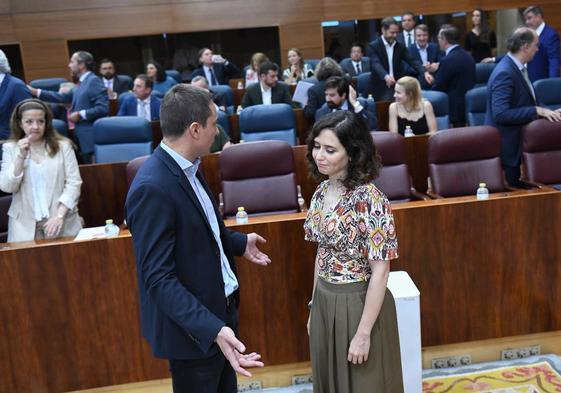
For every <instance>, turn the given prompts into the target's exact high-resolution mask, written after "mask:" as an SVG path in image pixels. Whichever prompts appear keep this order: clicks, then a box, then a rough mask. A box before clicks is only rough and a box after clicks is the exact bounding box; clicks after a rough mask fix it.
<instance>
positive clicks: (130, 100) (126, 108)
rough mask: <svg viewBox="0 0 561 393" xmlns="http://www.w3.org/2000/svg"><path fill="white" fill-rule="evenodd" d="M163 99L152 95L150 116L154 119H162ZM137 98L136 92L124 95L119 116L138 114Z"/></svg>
mask: <svg viewBox="0 0 561 393" xmlns="http://www.w3.org/2000/svg"><path fill="white" fill-rule="evenodd" d="M161 103H162V100H160V99H159V98H158V97H156V96H151V97H150V118H151V119H152V121H154V120H160V105H161ZM137 104H138V103H137V100H136V96H135V95H134V94H131V95H128V96H127V97H124V99H123V102H122V103H121V106H120V107H119V112H117V116H137V115H138V113H137Z"/></svg>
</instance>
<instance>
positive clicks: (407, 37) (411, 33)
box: [396, 11, 416, 49]
mask: <svg viewBox="0 0 561 393" xmlns="http://www.w3.org/2000/svg"><path fill="white" fill-rule="evenodd" d="M415 24H416V22H415V14H414V13H412V12H411V11H405V12H404V13H403V14H402V15H401V33H399V34H398V35H397V37H396V41H397V42H399V43H400V44H402V45H403V46H405V47H406V48H407V49H409V48H410V47H411V45H413V44H414V43H415Z"/></svg>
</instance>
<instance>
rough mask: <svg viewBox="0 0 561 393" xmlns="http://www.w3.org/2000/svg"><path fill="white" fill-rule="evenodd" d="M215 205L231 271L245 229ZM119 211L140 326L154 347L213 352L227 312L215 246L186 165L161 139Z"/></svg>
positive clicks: (158, 351) (201, 355)
mask: <svg viewBox="0 0 561 393" xmlns="http://www.w3.org/2000/svg"><path fill="white" fill-rule="evenodd" d="M197 176H198V178H199V180H200V181H201V183H202V184H203V186H204V188H205V189H206V192H207V193H208V195H209V196H210V198H211V200H212V194H211V192H210V190H209V189H208V186H207V185H206V183H205V181H204V180H203V178H202V177H201V176H200V173H198V174H197ZM214 210H215V211H214V213H215V214H216V218H217V219H218V224H219V226H220V238H221V240H222V245H223V248H224V253H225V254H226V257H227V258H228V261H229V263H230V266H231V268H232V270H233V272H234V274H235V273H236V266H235V262H234V255H243V253H244V251H245V247H246V243H247V236H246V235H244V234H241V233H237V232H232V231H229V230H228V229H226V227H225V226H224V223H223V221H222V218H221V217H220V214H219V213H218V209H217V207H216V204H215V206H214ZM125 214H126V219H127V225H128V226H129V228H130V231H131V234H132V240H133V245H134V251H135V255H136V266H137V278H138V287H139V293H140V314H141V329H142V333H143V335H144V337H145V338H146V339H147V340H148V342H149V343H150V346H151V348H152V351H153V353H154V355H155V356H156V357H161V358H165V359H185V360H189V359H205V358H208V357H210V356H212V355H214V354H215V353H217V352H218V351H219V347H218V345H217V344H216V343H215V342H214V339H215V338H216V336H217V335H218V332H219V331H220V329H221V328H222V327H223V326H225V325H226V324H225V322H224V321H226V319H227V312H226V298H225V295H224V281H223V279H222V270H221V261H220V251H219V248H218V247H219V246H218V243H217V242H216V240H215V238H214V235H213V233H212V229H211V227H210V224H209V223H208V221H207V218H206V215H205V213H204V211H203V208H202V206H201V205H200V203H199V200H198V199H197V196H196V195H195V192H194V190H193V188H192V187H191V184H190V183H189V180H188V179H187V177H186V175H185V173H184V172H183V171H182V170H181V168H180V167H179V165H178V164H177V163H176V162H175V161H174V160H173V158H172V157H171V156H170V155H169V154H168V153H167V152H166V151H165V150H163V149H162V148H161V147H158V148H156V150H155V151H154V153H153V154H152V156H151V157H150V158H149V159H148V160H147V161H146V162H145V163H144V164H143V165H142V167H141V168H140V170H139V171H138V173H137V175H136V177H135V178H134V181H133V183H132V185H131V187H130V189H129V192H128V195H127V200H126V203H125ZM235 294H236V295H237V291H236V292H235Z"/></svg>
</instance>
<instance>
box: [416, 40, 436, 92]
mask: <svg viewBox="0 0 561 393" xmlns="http://www.w3.org/2000/svg"><path fill="white" fill-rule="evenodd" d="M407 50H408V51H409V54H410V55H411V56H412V57H413V58H414V59H416V60H417V61H418V62H419V63H421V64H423V59H421V54H420V53H419V49H418V48H417V44H416V43H415V44H413V45H411V46H410V47H409V48H407ZM443 55H444V53H442V51H441V50H440V48H439V47H438V45H437V44H435V43H434V42H429V43H428V44H427V60H428V62H429V63H438V62H440V58H441V57H442V56H443ZM417 79H419V83H420V84H421V88H423V89H430V85H429V84H428V83H427V81H426V80H425V76H424V74H423V75H417Z"/></svg>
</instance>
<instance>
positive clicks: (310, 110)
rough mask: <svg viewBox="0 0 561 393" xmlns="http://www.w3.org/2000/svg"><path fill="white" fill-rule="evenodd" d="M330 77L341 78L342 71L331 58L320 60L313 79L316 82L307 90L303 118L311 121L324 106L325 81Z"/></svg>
mask: <svg viewBox="0 0 561 393" xmlns="http://www.w3.org/2000/svg"><path fill="white" fill-rule="evenodd" d="M332 76H343V69H342V68H341V66H340V65H339V63H337V62H336V61H335V60H333V59H332V58H331V57H324V58H323V59H321V60H320V61H319V63H318V65H317V67H316V74H315V75H314V77H315V78H316V79H317V82H316V83H315V84H314V85H313V86H311V87H310V88H309V89H308V102H307V103H306V105H305V106H304V117H305V118H306V119H309V120H313V119H314V118H315V116H316V111H317V110H318V109H319V108H321V106H322V105H323V104H325V81H326V80H328V79H329V78H330V77H332Z"/></svg>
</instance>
